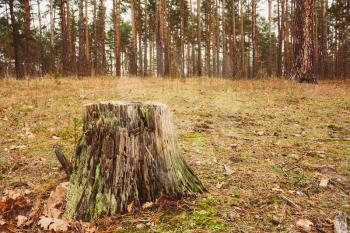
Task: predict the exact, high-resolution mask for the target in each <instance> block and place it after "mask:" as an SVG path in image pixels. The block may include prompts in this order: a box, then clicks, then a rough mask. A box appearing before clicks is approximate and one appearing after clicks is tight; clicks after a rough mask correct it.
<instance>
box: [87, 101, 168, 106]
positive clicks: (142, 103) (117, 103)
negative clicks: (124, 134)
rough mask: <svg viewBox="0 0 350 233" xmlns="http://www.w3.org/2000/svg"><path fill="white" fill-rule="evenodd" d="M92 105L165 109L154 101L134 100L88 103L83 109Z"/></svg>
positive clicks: (162, 104) (161, 104)
mask: <svg viewBox="0 0 350 233" xmlns="http://www.w3.org/2000/svg"><path fill="white" fill-rule="evenodd" d="M93 105H114V106H154V107H163V108H164V107H167V105H166V104H164V103H160V102H154V101H134V100H108V101H100V102H99V103H89V104H86V105H85V107H88V106H93Z"/></svg>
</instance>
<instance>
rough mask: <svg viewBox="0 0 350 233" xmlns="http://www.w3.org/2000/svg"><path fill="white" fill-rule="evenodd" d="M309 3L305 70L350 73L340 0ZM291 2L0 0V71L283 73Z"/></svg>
mask: <svg viewBox="0 0 350 233" xmlns="http://www.w3.org/2000/svg"><path fill="white" fill-rule="evenodd" d="M310 2H313V1H310ZM106 6H107V7H106ZM257 6H260V8H261V9H257ZM311 7H312V11H313V13H312V20H313V22H314V23H313V28H312V38H310V39H311V40H312V41H313V60H314V61H313V62H314V73H315V74H316V75H317V76H318V77H323V78H332V77H345V76H347V75H349V73H350V68H348V67H349V65H350V46H349V44H350V31H349V30H350V3H349V1H346V0H336V1H334V0H332V1H330V0H328V1H327V0H317V1H315V2H313V3H312V5H311ZM295 8H296V1H295V0H266V1H260V0H250V1H247V0H240V1H237V0H236V1H235V0H197V1H194V0H171V1H166V0H131V1H129V0H123V1H122V0H113V2H112V0H111V1H105V0H93V1H91V0H74V1H67V0H50V1H39V0H24V1H16V0H1V1H0V77H6V76H11V75H16V77H17V78H18V79H21V78H23V77H25V76H28V77H37V76H44V75H46V74H51V75H54V76H57V77H59V76H71V75H73V76H74V75H78V76H91V75H113V76H122V75H134V76H135V75H137V76H147V75H157V76H182V77H186V76H214V77H225V78H231V79H234V78H239V77H263V76H286V77H287V76H289V75H290V73H291V70H292V68H293V57H294V50H295V49H294V48H295V40H296V29H297V27H296V20H295V18H296V17H295V12H296V11H295ZM263 16H264V17H263ZM265 16H266V17H265Z"/></svg>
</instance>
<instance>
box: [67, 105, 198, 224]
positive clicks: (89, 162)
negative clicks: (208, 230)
mask: <svg viewBox="0 0 350 233" xmlns="http://www.w3.org/2000/svg"><path fill="white" fill-rule="evenodd" d="M83 120H84V125H83V134H82V136H81V138H80V140H79V142H78V145H77V148H76V161H75V165H74V170H73V174H72V176H71V180H70V187H69V190H68V195H67V210H66V215H67V216H68V217H70V218H74V219H82V220H89V219H91V218H95V217H97V216H101V215H113V214H117V213H125V212H127V211H128V208H129V209H130V208H131V207H132V208H133V209H134V210H138V209H141V207H142V205H143V204H144V203H146V202H155V201H156V200H157V199H158V198H160V197H171V198H177V199H180V198H181V197H183V196H186V195H190V194H193V193H196V192H198V193H202V192H203V191H204V190H205V189H204V187H203V185H202V183H201V182H200V180H199V179H198V178H197V177H196V175H195V174H194V173H193V171H192V170H191V168H190V167H189V166H188V165H187V164H186V162H185V161H184V159H183V158H182V157H181V156H180V154H179V151H178V149H177V142H176V137H175V135H174V131H173V126H172V122H171V114H170V112H169V110H168V108H167V106H166V105H164V104H160V103H148V102H147V103H140V102H132V101H110V102H101V103H99V104H89V105H87V106H86V107H85V112H84V119H83Z"/></svg>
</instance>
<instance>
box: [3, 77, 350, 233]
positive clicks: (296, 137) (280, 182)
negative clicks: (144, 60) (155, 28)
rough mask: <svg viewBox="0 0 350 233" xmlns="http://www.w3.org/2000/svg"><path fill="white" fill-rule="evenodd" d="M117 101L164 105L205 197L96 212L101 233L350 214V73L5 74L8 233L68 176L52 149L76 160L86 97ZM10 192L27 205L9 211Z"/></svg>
mask: <svg viewBox="0 0 350 233" xmlns="http://www.w3.org/2000/svg"><path fill="white" fill-rule="evenodd" d="M116 99H118V100H119V99H133V100H153V101H160V102H164V103H166V104H168V106H169V107H170V109H171V111H172V112H173V115H174V124H175V128H176V132H177V134H178V137H179V143H180V149H181V152H182V153H183V156H184V158H185V160H186V161H187V162H188V163H189V164H190V165H191V166H192V167H193V169H194V171H195V173H196V174H197V175H198V176H199V177H200V179H201V180H202V181H203V183H204V184H205V186H206V187H207V189H208V193H206V194H203V195H200V196H198V197H197V198H187V199H185V200H183V201H179V202H178V203H175V204H174V203H173V204H172V205H169V206H163V207H161V208H160V207H159V208H153V209H151V210H147V211H144V212H142V213H134V214H126V215H123V216H115V217H106V218H102V219H97V220H96V221H95V222H94V223H93V224H94V226H96V227H97V228H98V229H99V230H100V232H102V230H104V231H103V232H333V221H334V218H335V216H336V215H337V213H338V212H343V213H345V214H347V216H348V217H349V216H350V197H349V192H350V82H349V81H323V82H320V84H318V85H313V84H298V83H294V82H289V81H285V80H279V79H267V80H255V81H251V80H250V81H249V80H238V81H229V80H222V79H209V78H208V79H207V78H202V79H196V78H191V79H186V80H184V81H181V80H179V79H156V78H147V79H136V78H123V79H119V80H115V79H112V78H100V79H86V80H77V79H73V78H72V79H61V80H54V79H47V80H41V81H40V80H33V81H22V82H19V81H15V80H2V81H0V232H1V227H4V225H5V224H13V226H14V225H16V224H17V222H19V218H18V217H17V216H18V215H23V216H25V217H28V216H29V215H30V214H31V211H33V210H32V207H33V206H36V208H38V207H42V206H43V204H44V203H45V201H46V200H47V198H48V197H49V195H50V192H51V191H52V190H54V189H55V187H56V186H57V185H58V184H59V183H61V182H63V181H64V180H65V175H64V172H63V171H61V170H60V169H59V164H58V162H57V160H56V157H55V155H54V153H53V148H52V147H53V145H54V144H60V145H62V146H63V148H64V150H65V154H66V155H69V157H70V158H71V159H73V157H74V156H73V154H74V147H75V143H76V141H77V138H78V137H79V135H80V134H81V130H82V129H81V114H82V109H83V105H84V104H86V103H90V102H97V101H100V100H116ZM11 192H12V195H17V197H18V196H20V195H27V196H28V199H29V200H28V201H27V202H26V205H18V208H17V209H16V203H12V206H11V208H6V207H4V205H5V204H4V203H2V204H1V200H2V199H4V197H5V196H6V195H9V193H11ZM13 193H14V194H13ZM23 193H24V194H23ZM1 197H3V198H1ZM38 203H39V204H38ZM2 208H3V210H5V209H6V211H4V212H3V213H1V209H2ZM16 217H17V219H16ZM32 217H33V216H32V215H31V216H29V217H28V218H32ZM22 218H23V217H22ZM19 225H21V224H19ZM13 229H14V228H12V230H13ZM15 230H18V231H21V232H39V231H40V228H39V227H38V226H37V225H36V224H35V223H33V222H31V223H30V224H27V226H26V224H24V226H22V227H20V228H17V229H15ZM9 232H11V231H9ZM71 232H73V230H71Z"/></svg>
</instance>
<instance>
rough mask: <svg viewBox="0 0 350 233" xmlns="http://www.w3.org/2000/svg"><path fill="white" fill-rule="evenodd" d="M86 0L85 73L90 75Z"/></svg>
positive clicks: (86, 2)
mask: <svg viewBox="0 0 350 233" xmlns="http://www.w3.org/2000/svg"><path fill="white" fill-rule="evenodd" d="M88 2H89V1H87V0H85V20H84V23H85V28H84V32H85V35H84V37H85V75H86V76H88V75H91V69H90V67H91V56H90V38H89V13H88Z"/></svg>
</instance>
